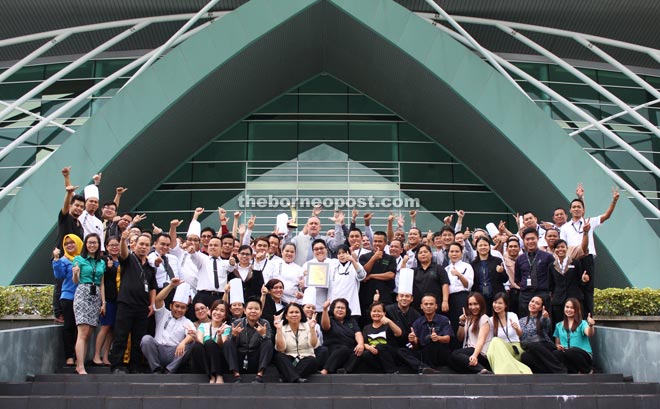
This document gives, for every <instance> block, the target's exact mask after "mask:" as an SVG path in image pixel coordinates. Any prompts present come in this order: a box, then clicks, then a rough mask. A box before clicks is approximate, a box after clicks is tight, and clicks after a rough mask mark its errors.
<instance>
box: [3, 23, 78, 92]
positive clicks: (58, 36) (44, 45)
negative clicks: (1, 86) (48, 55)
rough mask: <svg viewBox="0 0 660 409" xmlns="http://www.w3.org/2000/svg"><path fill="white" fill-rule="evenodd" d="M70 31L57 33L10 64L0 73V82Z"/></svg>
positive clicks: (60, 40) (63, 37) (54, 44)
mask: <svg viewBox="0 0 660 409" xmlns="http://www.w3.org/2000/svg"><path fill="white" fill-rule="evenodd" d="M70 35H71V33H62V34H59V35H57V36H56V37H55V38H52V39H50V40H49V41H48V42H46V43H45V44H43V45H42V46H41V47H39V48H37V49H36V50H34V51H32V52H31V53H30V54H28V55H26V56H25V57H24V58H22V59H21V60H19V61H18V62H16V64H14V65H12V66H11V67H9V68H8V69H7V70H6V71H4V72H3V73H2V74H0V83H1V82H2V81H4V80H6V79H7V78H9V77H10V76H11V75H12V74H14V73H15V72H16V71H18V70H20V69H21V68H23V67H25V66H26V65H27V64H29V63H30V62H31V61H33V60H34V59H35V58H37V57H39V56H40V55H42V54H43V53H45V52H46V51H48V50H50V49H51V48H53V47H54V46H56V45H57V44H59V43H60V42H62V40H64V39H66V38H67V37H69V36H70Z"/></svg>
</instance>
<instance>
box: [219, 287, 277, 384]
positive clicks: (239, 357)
mask: <svg viewBox="0 0 660 409" xmlns="http://www.w3.org/2000/svg"><path fill="white" fill-rule="evenodd" d="M261 311H262V309H261V301H259V300H258V299H256V298H250V299H248V301H247V303H246V304H245V317H244V318H239V319H237V320H235V321H234V322H233V323H232V327H231V337H230V338H229V339H227V341H226V342H225V344H224V347H223V348H222V351H223V353H224V355H225V360H226V361H227V366H228V367H229V371H230V372H231V373H232V374H233V375H234V383H240V382H242V378H241V373H255V372H256V376H255V378H254V380H253V381H252V383H263V382H264V380H263V375H264V371H265V370H266V367H267V366H268V364H269V363H270V361H271V359H272V358H273V341H272V337H271V330H270V324H268V321H266V320H265V319H263V318H261Z"/></svg>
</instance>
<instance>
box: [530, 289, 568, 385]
mask: <svg viewBox="0 0 660 409" xmlns="http://www.w3.org/2000/svg"><path fill="white" fill-rule="evenodd" d="M520 327H521V328H522V336H521V337H520V344H521V345H522V347H523V349H524V351H525V352H523V354H522V357H520V360H521V361H522V363H524V364H525V365H527V366H529V367H530V369H531V370H532V372H534V373H566V367H565V366H564V364H562V363H561V361H559V359H558V358H557V357H556V356H555V355H554V354H553V351H555V350H556V349H557V348H555V344H554V343H553V342H552V339H550V328H551V327H552V325H551V323H550V314H548V311H547V310H546V309H545V304H544V303H543V298H541V297H538V296H537V297H532V299H531V300H530V301H529V315H528V316H526V317H523V318H522V319H521V320H520Z"/></svg>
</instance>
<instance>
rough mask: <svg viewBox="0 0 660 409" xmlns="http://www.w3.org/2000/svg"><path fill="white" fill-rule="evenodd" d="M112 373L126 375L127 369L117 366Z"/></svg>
mask: <svg viewBox="0 0 660 409" xmlns="http://www.w3.org/2000/svg"><path fill="white" fill-rule="evenodd" d="M112 373H113V374H115V375H126V371H125V370H124V369H123V368H115V369H113V370H112Z"/></svg>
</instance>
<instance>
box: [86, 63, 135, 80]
mask: <svg viewBox="0 0 660 409" xmlns="http://www.w3.org/2000/svg"><path fill="white" fill-rule="evenodd" d="M131 61H132V60H98V61H96V64H95V65H94V77H95V78H106V77H108V76H110V75H111V74H113V73H115V72H116V71H118V70H119V69H121V68H123V67H124V66H126V65H127V64H129V63H130V62H131ZM130 75H131V74H130V73H127V74H125V75H124V76H126V77H130Z"/></svg>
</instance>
